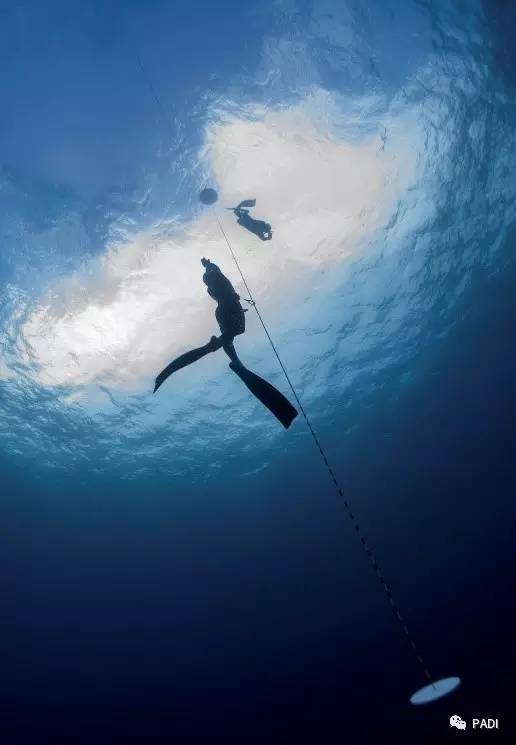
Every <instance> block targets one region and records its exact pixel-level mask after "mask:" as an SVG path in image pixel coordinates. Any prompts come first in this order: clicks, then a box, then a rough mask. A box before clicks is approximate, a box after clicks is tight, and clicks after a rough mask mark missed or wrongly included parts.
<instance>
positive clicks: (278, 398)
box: [224, 347, 297, 429]
mask: <svg viewBox="0 0 516 745" xmlns="http://www.w3.org/2000/svg"><path fill="white" fill-rule="evenodd" d="M224 349H225V347H224ZM237 359H238V358H237ZM229 366H230V368H231V369H232V370H233V372H234V373H236V374H237V375H238V377H239V378H240V380H241V381H242V383H244V384H245V385H246V386H247V388H248V389H249V390H250V391H251V393H252V394H253V396H256V398H257V399H258V401H260V402H261V403H262V404H263V405H264V406H266V407H267V408H268V409H269V411H270V412H271V413H272V414H274V416H275V417H276V419H279V421H280V422H281V423H282V425H283V426H284V427H285V429H288V428H289V427H290V425H291V424H292V422H293V421H294V419H295V418H296V416H297V410H296V409H295V408H294V407H293V406H292V404H291V403H290V401H289V400H288V398H285V396H284V395H283V393H281V392H280V391H278V389H277V388H275V387H274V386H273V385H271V384H270V383H268V382H267V381H266V380H264V379H263V378H260V377H259V376H258V375H256V374H255V373H254V372H251V370H248V369H247V367H244V365H243V364H242V363H241V362H240V361H238V362H234V361H231V362H230V363H229Z"/></svg>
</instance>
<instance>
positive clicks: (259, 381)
mask: <svg viewBox="0 0 516 745" xmlns="http://www.w3.org/2000/svg"><path fill="white" fill-rule="evenodd" d="M208 346H209V345H206V347H208ZM206 347H200V348H199V349H194V350H192V351H191V352H186V354H183V355H181V357H178V358H177V359H176V360H174V361H173V362H171V363H170V365H168V366H167V367H166V368H165V369H164V370H162V372H160V374H159V375H158V377H157V378H156V382H155V384H154V393H156V391H157V390H158V388H159V387H160V386H161V385H162V384H163V383H164V382H165V380H166V379H167V378H168V377H170V375H172V373H174V372H176V371H177V370H180V369H181V368H182V367H186V366H187V365H190V364H192V362H196V361H197V360H198V359H201V357H204V356H205V355H206V354H207V351H212V350H207V349H206ZM229 366H230V368H231V369H232V370H233V372H234V373H236V375H238V377H239V378H240V380H241V381H242V383H244V385H245V386H246V387H247V388H248V389H249V391H250V392H251V393H252V394H253V396H255V398H257V399H258V401H260V403H262V404H263V405H264V406H265V407H266V408H267V409H269V411H270V412H271V414H274V416H275V417H276V419H278V420H279V421H280V422H281V424H282V425H283V426H284V427H285V429H288V428H289V427H290V425H291V424H292V422H293V421H294V419H295V418H296V416H297V414H298V412H297V410H296V409H295V408H294V407H293V406H292V404H291V403H290V401H289V400H288V398H285V396H284V395H283V393H281V392H280V391H278V389H277V388H275V387H274V386H273V385H271V384H270V383H268V382H267V381H266V380H264V379H263V378H260V376H259V375H256V374H255V373H254V372H251V370H248V369H247V367H244V365H242V363H237V362H230V363H229Z"/></svg>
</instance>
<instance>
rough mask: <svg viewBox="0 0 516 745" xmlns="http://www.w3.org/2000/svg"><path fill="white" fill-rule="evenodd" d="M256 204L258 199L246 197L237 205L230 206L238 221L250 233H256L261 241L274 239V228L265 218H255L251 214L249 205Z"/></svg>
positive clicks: (229, 208)
mask: <svg viewBox="0 0 516 745" xmlns="http://www.w3.org/2000/svg"><path fill="white" fill-rule="evenodd" d="M255 205H256V199H244V201H243V202H240V204H239V205H237V206H236V207H228V208H227V209H228V210H231V212H233V213H234V214H235V216H236V218H237V222H238V224H239V225H241V226H242V227H243V228H245V229H246V230H249V232H250V233H254V234H255V235H257V236H258V238H259V239H260V240H261V241H270V240H271V239H272V228H271V226H270V224H269V223H268V222H265V220H255V218H254V217H251V215H250V214H249V207H254V206H255Z"/></svg>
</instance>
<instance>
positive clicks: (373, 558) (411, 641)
mask: <svg viewBox="0 0 516 745" xmlns="http://www.w3.org/2000/svg"><path fill="white" fill-rule="evenodd" d="M137 59H138V65H139V67H140V70H141V72H142V75H143V77H144V79H145V81H146V83H147V85H148V86H149V89H150V91H151V94H152V97H153V99H154V100H155V102H156V104H157V105H158V108H159V109H160V111H161V113H162V115H163V117H164V119H165V120H166V121H167V124H168V125H170V121H169V120H168V116H167V111H166V109H165V107H164V106H163V104H162V103H161V100H160V97H159V95H158V93H157V91H156V89H155V87H154V85H153V84H152V80H151V78H150V76H149V75H148V73H147V71H146V69H145V67H144V64H143V61H142V59H141V57H140V55H139V54H138V53H137ZM162 221H163V218H162ZM162 221H161V222H162ZM217 222H218V225H219V228H220V231H221V233H222V235H223V236H224V239H225V241H226V244H227V247H228V249H229V252H230V254H231V256H232V258H233V261H234V262H235V265H236V267H237V269H238V272H239V274H240V276H241V278H242V282H243V283H244V286H245V289H246V291H247V292H248V294H249V300H250V304H251V305H252V306H253V308H254V309H255V311H256V315H257V316H258V319H259V321H260V323H261V325H262V328H263V330H264V332H265V335H266V336H267V339H268V340H269V343H270V345H271V347H272V350H273V352H274V354H275V356H276V359H277V360H278V363H279V365H280V367H281V369H282V371H283V374H284V376H285V378H286V380H287V383H288V384H289V386H290V390H291V391H292V395H293V396H294V398H295V400H296V403H297V405H298V406H299V410H300V412H301V414H302V415H303V418H304V420H305V422H306V426H307V427H308V430H309V432H310V434H311V436H312V439H313V441H314V443H315V446H316V448H317V450H318V451H319V454H320V456H321V458H322V459H323V462H324V465H325V466H326V470H327V471H328V474H329V476H330V479H331V480H332V482H333V485H334V487H335V490H336V492H337V494H338V496H339V497H340V498H341V500H342V503H343V505H344V508H345V510H346V514H347V516H348V517H349V519H350V521H351V524H352V526H353V529H354V531H355V533H356V535H357V537H358V539H359V541H360V543H361V544H362V547H363V549H364V551H365V552H366V554H367V558H368V561H369V563H370V565H371V566H372V568H373V570H374V573H375V575H376V577H377V579H378V581H379V582H380V584H381V586H382V589H383V591H384V593H385V595H386V597H387V600H388V602H389V605H390V607H391V610H392V612H393V614H394V616H395V618H396V620H397V622H398V623H399V625H400V627H401V629H402V631H403V636H404V638H405V639H406V641H407V642H408V644H409V646H410V648H411V649H412V651H413V653H414V655H415V657H416V659H417V661H418V663H419V665H420V667H421V669H422V670H423V674H424V676H425V678H426V680H427V681H431V675H430V671H429V669H428V667H427V665H426V664H425V661H424V660H423V657H422V656H421V654H420V652H419V650H418V648H417V646H416V643H415V641H414V639H413V637H412V634H411V633H410V631H409V628H408V625H407V622H406V620H405V618H404V616H403V615H402V613H401V611H400V609H399V606H398V604H397V603H396V601H395V600H394V598H393V596H392V591H391V588H390V587H389V585H388V584H387V582H386V580H385V577H384V574H383V572H382V570H381V568H380V566H379V564H378V561H377V559H376V555H375V554H374V552H373V550H372V549H371V547H370V545H369V544H368V542H367V541H366V539H365V536H364V534H363V532H362V529H361V527H360V525H359V524H358V522H357V519H356V517H355V514H354V512H353V511H352V509H351V506H350V504H349V502H348V500H347V499H346V497H345V496H344V492H343V490H342V487H341V486H340V484H339V482H338V480H337V477H336V475H335V472H334V470H333V468H332V467H331V465H330V462H329V461H328V458H327V456H326V453H325V451H324V449H323V447H322V445H321V443H320V441H319V438H318V437H317V434H316V432H315V430H314V428H313V426H312V423H311V421H310V419H309V417H308V414H307V413H306V411H305V408H304V406H303V404H302V403H301V399H300V398H299V396H298V394H297V391H296V389H295V388H294V384H293V383H292V381H291V379H290V376H289V374H288V372H287V369H286V367H285V365H284V364H283V361H282V359H281V357H280V354H279V352H278V350H277V348H276V345H275V344H274V341H273V339H272V337H271V335H270V333H269V329H268V328H267V325H266V323H265V321H264V320H263V316H262V314H261V313H260V309H259V308H258V306H257V305H256V301H255V299H254V297H253V294H252V292H251V289H250V287H249V285H248V284H247V280H246V278H245V276H244V273H243V271H242V269H241V268H240V264H239V262H238V259H237V257H236V255H235V252H234V250H233V247H232V246H231V243H230V241H229V238H228V236H227V235H226V232H225V230H224V228H223V227H222V223H221V221H220V218H219V216H218V215H217ZM431 685H432V687H434V688H435V686H434V684H433V683H432V684H431Z"/></svg>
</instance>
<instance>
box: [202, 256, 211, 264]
mask: <svg viewBox="0 0 516 745" xmlns="http://www.w3.org/2000/svg"><path fill="white" fill-rule="evenodd" d="M209 263H210V260H209V259H205V258H204V256H203V257H202V259H201V264H202V265H203V266H208V264H209Z"/></svg>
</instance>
